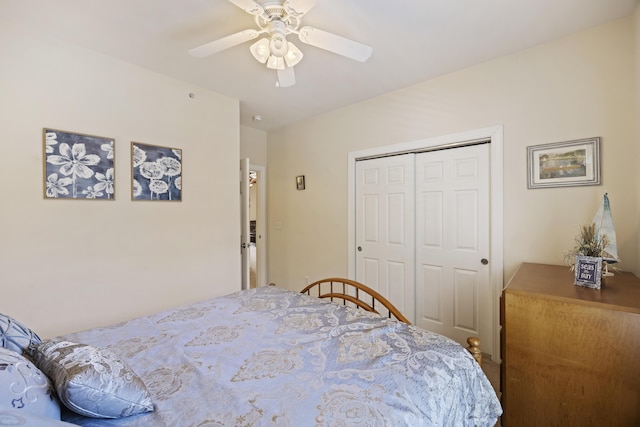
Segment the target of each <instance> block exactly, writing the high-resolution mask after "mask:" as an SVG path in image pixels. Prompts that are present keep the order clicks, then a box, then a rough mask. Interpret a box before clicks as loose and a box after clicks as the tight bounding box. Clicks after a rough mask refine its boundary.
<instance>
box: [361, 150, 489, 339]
mask: <svg viewBox="0 0 640 427" xmlns="http://www.w3.org/2000/svg"><path fill="white" fill-rule="evenodd" d="M489 148H490V146H489V144H478V145H472V146H466V147H459V148H452V149H447V150H437V151H429V152H424V153H415V154H414V153H410V154H403V155H398V156H390V157H384V158H377V159H370V160H362V161H359V162H358V163H357V164H356V177H357V184H356V280H358V281H361V282H363V283H365V284H367V285H369V286H372V287H374V288H375V289H376V290H377V291H378V292H380V293H381V294H383V295H384V296H386V297H387V298H388V299H389V300H390V301H391V302H392V303H393V304H394V305H396V306H397V307H398V308H399V309H400V310H401V311H402V312H403V313H405V316H407V318H409V319H410V320H411V321H412V322H413V323H415V324H417V325H418V326H421V327H423V328H425V329H428V330H430V331H433V332H437V333H440V334H442V335H445V336H448V337H450V338H452V339H454V340H456V341H458V342H460V343H463V344H464V343H466V339H467V338H468V337H469V336H470V335H476V336H480V338H481V339H482V340H483V347H485V348H492V347H491V346H492V345H493V342H492V341H493V332H492V331H493V329H492V328H493V325H492V310H493V305H492V299H491V295H492V293H491V288H490V276H489V267H488V265H487V264H488V256H489V247H490V240H489V239H490V233H489V231H490V230H489V224H490V211H489V206H490V204H489V202H490V194H489V188H490V187H489Z"/></svg>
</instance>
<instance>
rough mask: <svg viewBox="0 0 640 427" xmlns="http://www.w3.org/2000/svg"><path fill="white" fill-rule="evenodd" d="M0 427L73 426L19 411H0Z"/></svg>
mask: <svg viewBox="0 0 640 427" xmlns="http://www.w3.org/2000/svg"><path fill="white" fill-rule="evenodd" d="M0 426H22V427H24V426H32V427H36V426H37V427H73V426H75V424H69V423H65V422H64V421H58V420H54V419H52V418H47V417H41V416H39V415H36V414H32V413H29V412H24V411H21V410H20V409H0ZM76 427H77V426H76Z"/></svg>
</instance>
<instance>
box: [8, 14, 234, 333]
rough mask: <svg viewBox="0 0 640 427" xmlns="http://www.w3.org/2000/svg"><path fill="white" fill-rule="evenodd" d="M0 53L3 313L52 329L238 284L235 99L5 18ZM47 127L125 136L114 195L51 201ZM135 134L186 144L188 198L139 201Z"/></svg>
mask: <svg viewBox="0 0 640 427" xmlns="http://www.w3.org/2000/svg"><path fill="white" fill-rule="evenodd" d="M52 25H54V24H52ZM0 58H2V66H0V129H2V138H0V147H1V148H2V152H3V153H4V161H3V162H2V163H3V166H2V168H0V182H2V183H3V186H2V188H3V191H2V202H1V203H0V283H1V286H2V297H1V298H0V312H2V313H6V314H9V315H11V316H14V317H16V318H18V319H19V320H22V321H23V322H24V323H26V324H27V325H28V326H30V327H32V328H34V329H35V330H36V331H37V332H38V333H40V334H41V335H42V336H43V337H50V336H53V335H58V334H62V333H66V332H71V331H74V330H77V329H85V328H88V327H93V326H98V325H103V324H107V323H111V322H114V321H119V320H123V319H126V318H129V317H132V316H137V315H140V314H143V313H148V312H152V311H156V310H157V309H160V308H165V307H169V306H175V305H178V304H181V303H184V302H189V301H195V300H198V299H202V298H204V297H207V296H212V295H220V294H225V293H229V292H232V291H235V290H238V289H239V287H240V259H239V256H238V255H237V242H238V235H239V217H240V215H239V198H238V190H239V188H238V179H237V178H238V164H239V163H238V162H239V125H238V116H239V103H238V101H237V100H233V99H229V98H226V97H222V96H220V95H218V94H215V93H212V92H208V91H206V90H204V89H201V88H197V87H193V86H190V85H187V84H184V83H181V82H178V81H175V80H172V79H169V78H166V77H163V76H161V75H158V74H154V73H151V72H149V71H146V70H144V69H141V68H138V67H135V66H132V65H129V64H126V63H123V62H120V61H117V60H114V59H111V58H108V57H105V56H102V55H98V54H96V53H93V52H90V51H87V50H83V49H80V48H76V47H72V46H69V45H64V44H60V43H57V42H55V41H53V40H50V39H46V38H41V37H39V36H38V35H36V34H34V33H31V32H27V31H23V30H22V29H19V28H16V27H14V26H13V24H10V23H9V22H1V21H0ZM189 93H194V94H195V98H193V99H191V98H189V96H188V94H189ZM43 127H51V128H55V129H61V130H67V131H75V132H80V133H89V134H94V135H100V136H106V137H111V138H115V141H116V158H115V168H116V200H115V201H84V200H43V196H42V180H43V177H42V175H43V172H42V170H43V154H42V128H43ZM130 141H137V142H143V143H146V144H155V145H163V146H170V147H178V148H182V150H183V168H184V169H183V182H184V186H183V201H182V202H179V203H166V202H165V203H162V202H139V201H138V202H132V201H131V200H130V182H131V171H130V167H131V166H130Z"/></svg>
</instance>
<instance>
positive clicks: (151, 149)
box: [131, 142, 182, 202]
mask: <svg viewBox="0 0 640 427" xmlns="http://www.w3.org/2000/svg"><path fill="white" fill-rule="evenodd" d="M131 200H163V201H174V202H180V201H182V150H181V149H179V148H169V147H159V146H157V145H148V144H141V143H138V142H132V143H131Z"/></svg>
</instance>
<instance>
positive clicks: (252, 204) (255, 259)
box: [249, 165, 267, 288]
mask: <svg viewBox="0 0 640 427" xmlns="http://www.w3.org/2000/svg"><path fill="white" fill-rule="evenodd" d="M265 225H266V172H265V168H264V167H262V166H255V165H251V166H250V168H249V287H251V288H256V287H259V286H265V285H266V282H267V271H266V266H267V263H266V235H265Z"/></svg>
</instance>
